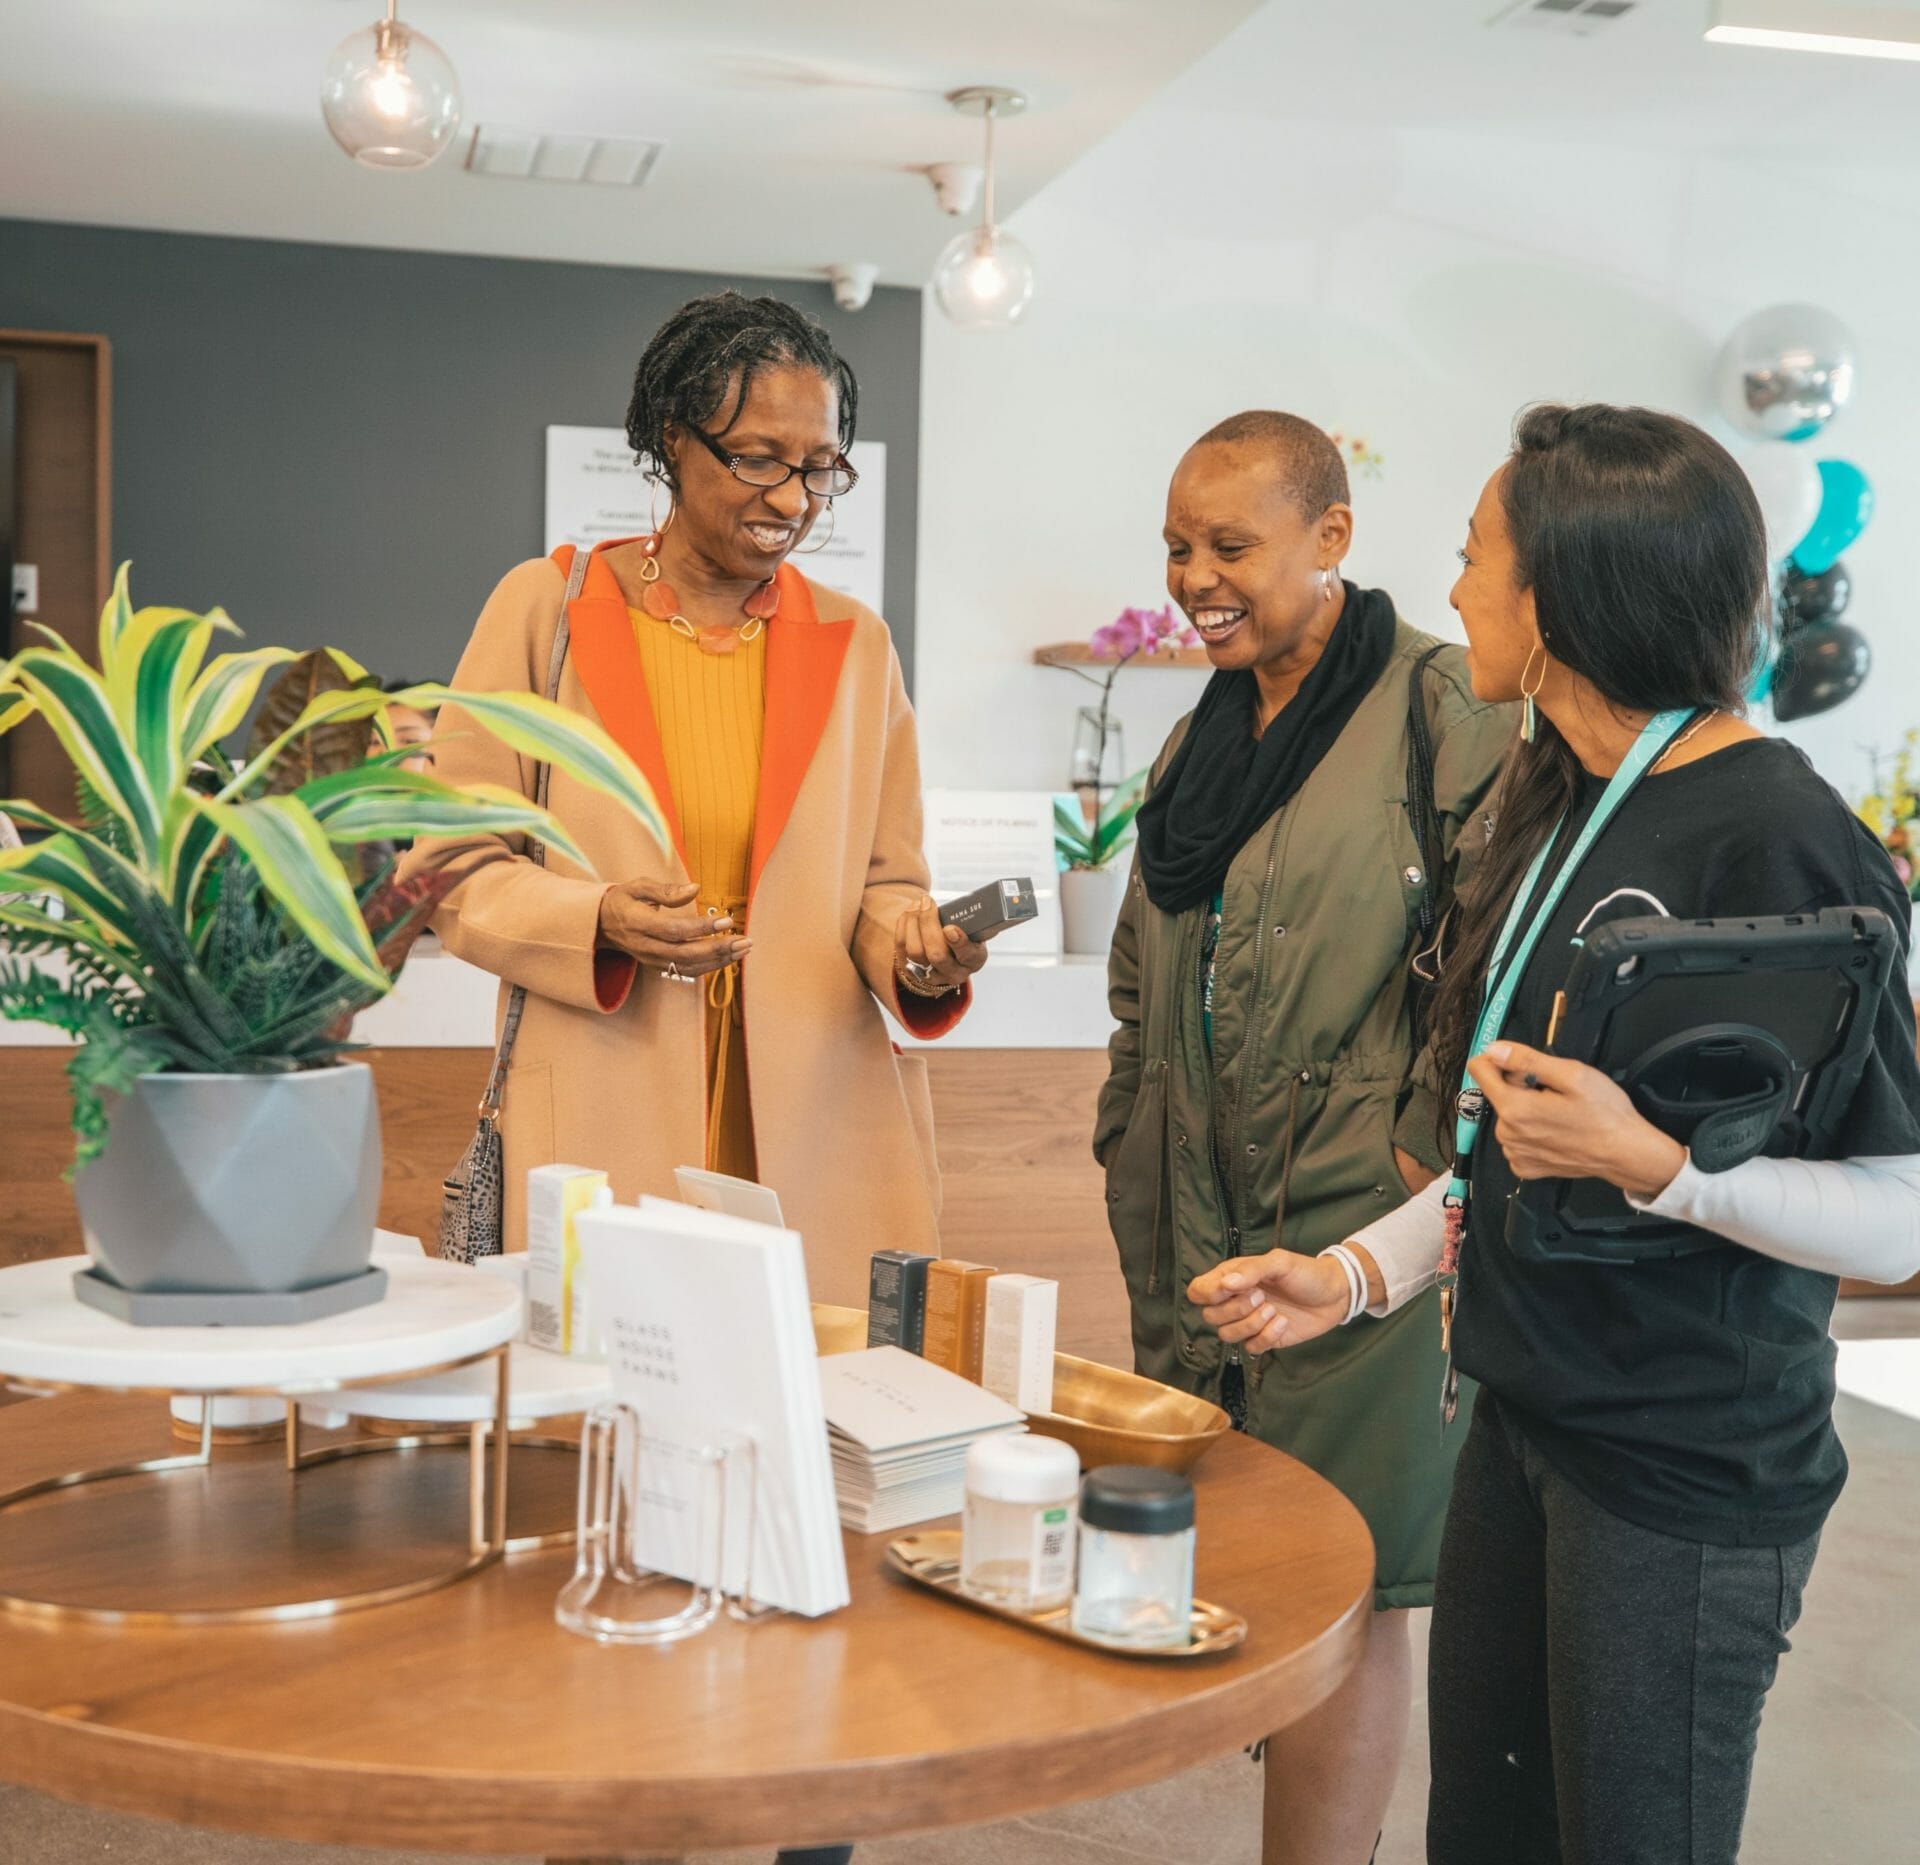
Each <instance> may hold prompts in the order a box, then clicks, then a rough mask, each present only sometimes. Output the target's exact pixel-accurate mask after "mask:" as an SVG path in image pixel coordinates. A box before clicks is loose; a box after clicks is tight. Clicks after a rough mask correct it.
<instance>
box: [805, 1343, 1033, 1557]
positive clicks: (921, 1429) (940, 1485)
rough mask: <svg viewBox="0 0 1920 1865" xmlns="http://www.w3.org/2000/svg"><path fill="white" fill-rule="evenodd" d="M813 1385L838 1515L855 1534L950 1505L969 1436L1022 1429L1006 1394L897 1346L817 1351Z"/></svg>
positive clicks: (954, 1505)
mask: <svg viewBox="0 0 1920 1865" xmlns="http://www.w3.org/2000/svg"><path fill="white" fill-rule="evenodd" d="M820 1389H821V1400H822V1404H823V1406H824V1408H825V1411H826V1417H827V1433H828V1438H829V1440H830V1442H831V1445H832V1450H833V1481H834V1487H835V1489H836V1490H837V1492H838V1494H839V1499H840V1520H841V1521H842V1522H843V1523H845V1524H846V1526H847V1527H848V1528H851V1529H854V1530H855V1531H856V1532H858V1533H860V1534H863V1535H877V1534H881V1533H883V1532H886V1531H888V1530H891V1529H895V1528H905V1527H907V1526H908V1525H909V1524H911V1523H914V1522H930V1521H933V1520H935V1519H936V1518H938V1517H940V1516H943V1515H952V1514H954V1513H955V1512H956V1511H957V1510H958V1509H959V1507H960V1504H961V1501H962V1498H963V1496H964V1493H965V1487H966V1462H967V1448H968V1446H969V1445H971V1444H973V1443H975V1442H976V1441H977V1440H978V1439H981V1438H988V1437H999V1436H1003V1435H1005V1434H1007V1433H1009V1432H1016V1431H1024V1430H1025V1429H1026V1419H1025V1418H1024V1417H1023V1416H1022V1414H1021V1413H1020V1412H1018V1411H1017V1410H1016V1409H1015V1408H1014V1407H1013V1406H1011V1405H1008V1404H1007V1403H1005V1401H1004V1400H1001V1399H996V1398H995V1397H994V1396H993V1394H992V1393H990V1392H986V1391H984V1390H982V1389H981V1388H980V1387H979V1386H976V1385H975V1384H974V1383H973V1382H972V1380H970V1379H962V1378H961V1377H960V1376H959V1374H957V1373H950V1372H948V1371H947V1369H946V1368H945V1367H943V1366H935V1365H934V1364H933V1363H932V1362H931V1361H929V1360H923V1359H921V1358H920V1356H919V1355H918V1354H912V1353H907V1352H905V1351H903V1350H902V1349H901V1348H898V1347H869V1348H868V1349H867V1350H866V1352H864V1353H842V1354H835V1355H834V1356H833V1357H832V1358H831V1359H826V1360H822V1361H821V1362H820Z"/></svg>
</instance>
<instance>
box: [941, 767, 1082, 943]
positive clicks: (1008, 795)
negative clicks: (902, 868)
mask: <svg viewBox="0 0 1920 1865" xmlns="http://www.w3.org/2000/svg"><path fill="white" fill-rule="evenodd" d="M924 805H925V809H926V829H925V838H926V849H927V867H928V868H929V870H930V871H931V873H932V876H933V886H932V888H931V890H930V891H931V892H932V894H933V897H934V899H936V900H940V901H947V900H957V899H959V898H960V896H961V895H962V894H970V893H972V892H973V890H974V889H975V888H976V887H984V886H986V885H987V883H988V882H989V881H1001V880H1008V879H1021V880H1031V881H1032V882H1033V897H1034V904H1035V905H1036V906H1037V907H1039V909H1040V913H1039V917H1038V918H1037V919H1032V920H1029V921H1027V923H1026V924H1025V925H1021V926H1009V927H1008V928H1007V930H1006V931H1005V932H1003V933H1001V934H999V935H998V936H997V937H996V938H995V939H994V942H993V949H994V950H995V951H996V952H1038V953H1043V954H1048V955H1051V954H1053V953H1055V952H1058V951H1059V950H1060V946H1061V920H1060V872H1059V864H1058V862H1057V860H1056V859H1055V856H1054V852H1053V793H1052V792H1051V791H1049V790H929V791H927V793H926V795H925V798H924Z"/></svg>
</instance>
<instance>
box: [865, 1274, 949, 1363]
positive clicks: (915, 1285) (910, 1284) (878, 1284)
mask: <svg viewBox="0 0 1920 1865" xmlns="http://www.w3.org/2000/svg"><path fill="white" fill-rule="evenodd" d="M932 1261H933V1258H932V1257H930V1256H915V1255H914V1254H913V1252H912V1251H910V1250H876V1251H874V1253H873V1263H872V1265H871V1267H870V1268H869V1269H868V1271H867V1345H868V1346H869V1347H904V1348H905V1349H906V1350H907V1351H908V1352H909V1353H918V1352H920V1350H921V1345H922V1343H923V1342H924V1340H925V1338H926V1326H927V1265H928V1264H929V1263H931V1262H932Z"/></svg>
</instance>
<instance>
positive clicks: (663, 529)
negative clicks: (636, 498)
mask: <svg viewBox="0 0 1920 1865" xmlns="http://www.w3.org/2000/svg"><path fill="white" fill-rule="evenodd" d="M647 483H648V485H649V486H651V487H652V491H651V492H649V493H648V495H647V526H648V528H649V529H650V530H651V531H652V533H653V535H654V536H655V537H657V538H662V537H665V536H666V535H667V533H668V532H669V531H670V530H671V529H672V528H673V515H674V513H675V512H676V511H677V510H678V509H679V501H678V500H676V499H675V497H674V496H673V488H672V487H671V486H670V485H667V481H666V479H665V478H664V477H663V476H662V475H661V474H659V473H649V474H648V475H647ZM662 486H666V488H667V522H666V523H665V524H662V523H661V522H660V488H661V487H662Z"/></svg>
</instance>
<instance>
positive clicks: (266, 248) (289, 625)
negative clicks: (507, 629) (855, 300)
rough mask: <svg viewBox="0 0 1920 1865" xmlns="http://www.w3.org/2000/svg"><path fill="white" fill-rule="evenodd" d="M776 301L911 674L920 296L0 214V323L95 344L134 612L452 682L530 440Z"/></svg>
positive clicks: (525, 483) (611, 409) (604, 422)
mask: <svg viewBox="0 0 1920 1865" xmlns="http://www.w3.org/2000/svg"><path fill="white" fill-rule="evenodd" d="M729 284H733V285H739V286H740V287H741V288H742V289H744V290H749V291H772V292H775V293H777V294H778V295H779V296H781V297H784V298H787V299H789V300H791V301H792V302H794V303H796V304H799V305H802V306H803V307H804V308H806V309H807V310H809V311H811V312H813V313H814V314H815V315H816V316H818V317H820V318H822V319H823V321H825V322H826V324H827V325H828V327H829V328H830V329H831V330H832V332H833V336H834V341H835V342H836V343H837V344H838V345H839V346H840V348H841V350H842V351H843V353H844V354H845V355H846V357H847V358H848V360H849V361H850V362H851V363H852V364H853V367H854V370H855V373H856V374H857V375H858V377H859V379H860V438H861V439H862V440H883V441H885V442H886V443H887V564H886V594H887V619H888V621H889V622H890V623H891V624H892V627H893V631H894V637H895V640H896V641H897V643H898V644H899V650H900V657H901V660H902V661H903V662H904V663H905V665H906V669H907V676H908V679H909V681H911V679H912V672H913V587H914V582H913V578H914V530H915V514H916V511H917V507H918V488H917V484H916V481H917V478H918V471H919V443H920V300H919V296H918V294H917V293H915V292H911V291H904V290H899V289H893V290H881V291H876V292H875V293H874V295H873V301H872V303H870V304H869V305H868V306H867V308H866V309H865V310H864V311H861V312H859V313H857V314H853V315H847V314H842V313H840V312H838V311H836V310H835V309H834V308H833V300H832V296H831V294H830V293H829V291H828V290H827V288H826V286H825V285H824V284H818V285H816V284H811V283H807V284H799V283H791V282H782V283H777V284H768V283H766V282H765V281H756V280H745V279H723V278H718V277H711V276H708V275H705V274H698V273H688V272H650V271H640V270H637V269H633V268H628V267H615V266H590V265H555V264H548V263H543V262H538V261H529V260H510V259H470V258H460V257H449V256H446V255H443V254H429V253H406V252H387V251H381V250H377V249H373V248H366V247H343V246H304V245H293V244H288V243H285V242H282V241H277V240H231V239H209V238H204V237H202V236H200V235H197V234H179V233H144V232H127V231H120V230H114V229H106V228H95V227H73V226H57V225H51V224H44V223H40V222H34V221H23V220H0V327H5V328H12V329H24V330H64V331H85V332H90V333H94V334H98V335H103V336H105V337H107V338H108V339H109V341H110V342H111V343H112V345H113V555H114V559H115V561H116V562H118V561H119V560H121V559H123V558H131V559H132V560H133V591H134V598H135V600H136V601H143V602H149V603H164V604H171V605H177V606H180V607H184V608H193V609H203V608H209V607H211V606H213V605H214V604H215V603H219V604H221V605H222V606H224V607H225V608H226V610H227V612H228V613H229V614H230V615H232V617H233V618H234V620H235V621H236V622H237V623H238V624H239V625H240V627H241V628H242V629H243V630H244V631H245V633H246V635H247V638H248V640H249V641H250V642H252V643H253V644H255V645H261V644H264V643H268V642H274V643H281V644H284V645H287V646H290V647H314V646H318V645H321V644H323V643H324V644H326V645H329V646H334V647H341V648H345V649H346V650H347V651H348V652H349V653H351V654H353V655H355V656H356V657H357V658H359V659H360V660H362V661H364V662H365V663H366V664H367V665H368V666H370V667H373V668H375V669H376V670H378V671H380V672H383V673H392V674H399V675H405V676H408V677H411V678H416V679H437V678H443V677H445V676H446V675H448V674H450V673H451V672H452V671H453V666H454V662H455V661H456V660H457V659H458V657H459V653H460V650H461V647H462V646H463V645H464V644H465V641H466V638H467V634H468V632H469V630H470V629H471V628H472V626H473V620H474V617H475V616H476V615H477V614H478V613H479V611H480V605H481V603H482V602H483V601H485V599H486V595H487V592H488V590H490V589H491V588H492V587H493V585H494V583H495V582H496V581H497V580H498V579H499V577H500V576H501V574H502V573H503V572H504V571H506V570H507V569H509V568H510V567H511V566H512V565H513V564H515V563H517V562H519V561H520V560H521V559H522V558H524V557H531V556H535V555H538V554H539V551H540V548H541V544H542V537H541V529H542V516H543V511H544V504H543V496H544V494H543V482H544V478H545V464H546V455H545V445H546V438H545V430H546V428H547V427H548V426H549V425H550V424H579V425H585V426H611V427H617V426H619V425H621V424H622V421H623V419H624V416H625V412H626V402H627V391H628V386H629V384H630V383H631V380H632V376H633V366H634V363H635V361H636V359H637V358H638V356H639V354H640V350H641V348H642V346H643V345H644V344H645V342H646V340H647V338H648V336H649V335H650V334H651V333H652V331H653V329H654V327H655V326H656V325H657V324H658V323H659V321H660V320H661V318H663V317H664V316H665V315H666V314H667V313H668V312H669V311H671V310H672V309H673V308H674V307H675V306H676V305H678V304H680V303H681V302H682V301H683V300H685V299H687V298H690V297H693V296H695V295H696V294H698V293H700V292H706V291H714V290H717V289H719V288H720V287H721V286H723V285H729Z"/></svg>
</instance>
